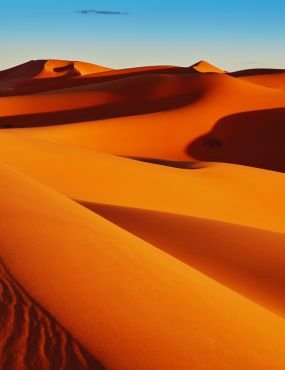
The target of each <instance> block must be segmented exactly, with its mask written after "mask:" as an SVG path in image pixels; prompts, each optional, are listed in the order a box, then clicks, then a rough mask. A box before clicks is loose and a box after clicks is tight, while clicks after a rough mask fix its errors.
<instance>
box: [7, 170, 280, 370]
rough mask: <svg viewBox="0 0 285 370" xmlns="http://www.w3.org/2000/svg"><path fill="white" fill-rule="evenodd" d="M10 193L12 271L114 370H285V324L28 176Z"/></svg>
mask: <svg viewBox="0 0 285 370" xmlns="http://www.w3.org/2000/svg"><path fill="white" fill-rule="evenodd" d="M1 186H2V190H3V193H5V197H2V198H1V210H2V214H5V215H10V217H1V246H2V247H1V252H2V256H3V260H4V263H5V264H6V265H7V266H8V268H9V270H10V271H11V273H12V274H13V276H14V277H15V278H16V279H17V280H18V281H19V282H20V283H21V284H22V285H23V286H25V287H26V289H27V290H28V291H29V292H30V293H31V294H32V296H33V297H34V298H35V299H36V300H37V301H38V302H39V303H40V304H41V305H42V306H43V307H44V308H46V309H47V310H48V311H49V312H50V313H51V314H52V315H54V317H55V318H56V319H58V320H59V321H60V322H61V323H62V324H63V325H64V326H65V327H66V328H67V329H68V330H69V331H70V332H71V334H73V335H74V336H75V337H76V338H78V340H80V342H81V343H82V344H83V345H85V346H86V348H87V349H88V350H89V351H90V352H91V353H92V354H94V355H96V356H97V358H98V359H100V361H101V362H102V363H103V365H105V366H106V367H107V368H110V369H118V368H124V369H135V368H136V369H146V368H164V369H168V368H169V369H173V368H177V367H178V368H180V369H188V368H189V367H191V368H192V367H194V368H201V369H202V368H209V369H210V368H213V366H217V367H219V368H221V369H230V368H233V367H234V366H236V365H237V363H238V364H239V367H240V368H251V367H253V366H255V367H257V368H259V369H268V368H270V367H271V368H272V369H279V368H280V366H282V364H283V361H284V355H285V352H284V346H283V343H284V330H285V323H284V321H283V319H280V318H278V317H277V316H275V315H273V314H271V313H270V312H269V311H267V310H264V309H262V308H260V307H259V306H257V305H256V304H254V303H251V302H250V301H248V300H246V299H244V298H243V297H241V296H239V295H238V294H236V293H234V292H232V291H231V290H228V289H226V288H225V287H223V286H222V285H219V284H217V283H215V282H214V281H212V280H210V279H208V278H207V277H205V276H204V275H202V274H200V273H198V272H197V271H196V270H194V269H192V268H191V267H189V266H187V265H184V264H183V263H181V262H179V261H178V260H175V259H174V258H172V257H170V256H169V255H168V254H165V253H163V252H160V251H159V250H157V249H155V248H153V247H151V245H149V244H147V243H145V242H143V241H142V240H140V239H138V238H136V237H134V236H132V235H131V234H129V233H127V232H126V231H124V230H122V229H120V228H117V227H116V226H115V225H114V224H112V223H109V222H107V221H106V220H104V219H102V218H100V217H99V216H97V215H95V214H94V213H91V212H89V211H87V210H85V209H84V208H82V207H80V206H78V205H76V204H74V203H73V202H71V201H69V200H67V199H66V198H64V197H63V196H60V195H58V194H56V193H54V192H53V191H51V190H49V189H47V188H45V187H42V186H40V185H37V184H36V183H35V182H34V181H33V180H31V179H29V178H27V177H25V176H22V175H20V174H19V173H16V172H13V171H10V170H9V169H8V168H5V167H1ZM19 187H20V189H21V190H20V191H19ZM23 217H24V219H25V221H23ZM20 220H21V222H19V221H20ZM35 222H36V224H37V228H36V229H35V228H34V224H35ZM15 224H16V225H17V230H18V233H17V234H16V235H15V233H14V225H15ZM59 246H60V248H59ZM15 255H17V258H15ZM33 276H37V279H34V278H33ZM43 286H48V287H49V289H48V290H44V289H43ZM63 290H64V295H63V294H62V292H63ZM213 292H214V293H213ZM130 297H131V299H130ZM234 307H235V308H238V315H236V314H233V311H232V310H233V308H234ZM130 313H131V314H130ZM75 317H76V320H74V318H75ZM142 318H143V320H142ZM189 349H190V350H189Z"/></svg>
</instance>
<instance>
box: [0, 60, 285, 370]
mask: <svg viewBox="0 0 285 370" xmlns="http://www.w3.org/2000/svg"><path fill="white" fill-rule="evenodd" d="M282 81H283V71H282V70H280V71H277V70H276V71H274V70H249V71H238V72H234V73H227V72H225V71H223V70H222V69H220V68H218V67H216V66H214V65H212V64H210V63H208V62H206V61H200V62H198V63H196V64H194V65H192V66H190V67H184V68H182V67H175V66H151V67H138V68H128V69H121V70H110V69H108V68H105V67H101V66H97V65H93V64H90V63H84V62H72V61H62V60H41V61H31V62H28V63H24V64H23V65H20V66H17V67H14V68H11V69H9V70H6V71H1V72H0V126H1V127H2V129H1V131H0V158H1V163H0V187H1V195H0V208H1V212H0V246H1V247H0V283H1V285H0V293H1V294H0V310H1V315H0V316H1V317H0V368H1V369H2V368H3V370H53V369H56V370H57V369H59V370H72V369H74V370H77V369H103V368H104V369H114V370H119V369H124V370H125V369H126V370H128V369H130V370H140V369H142V370H145V369H163V370H164V369H170V370H176V369H185V370H188V369H195V370H207V369H209V370H223V369H224V370H232V369H239V370H249V369H257V370H268V369H271V370H281V369H283V368H284V367H285V349H284V342H285V334H284V333H285V321H284V318H285V299H284V296H285V272H284V264H285V249H284V245H285V221H284V220H285V200H284V199H285V197H284V194H285V192H284V189H285V174H284V173H282V172H285V162H284V155H285V152H284V145H283V136H284V132H285V131H284V130H285V126H284V119H285V113H284V112H285V108H284V104H285V91H284V89H283V85H282V84H283V82H282Z"/></svg>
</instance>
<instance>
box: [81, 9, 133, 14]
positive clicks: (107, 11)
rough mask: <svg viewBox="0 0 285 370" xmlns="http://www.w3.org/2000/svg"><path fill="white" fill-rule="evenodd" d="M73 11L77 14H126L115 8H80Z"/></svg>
mask: <svg viewBox="0 0 285 370" xmlns="http://www.w3.org/2000/svg"><path fill="white" fill-rule="evenodd" d="M75 13H79V14H85V15H88V14H97V15H128V14H129V13H127V12H121V11H117V10H97V9H82V10H76V11H75Z"/></svg>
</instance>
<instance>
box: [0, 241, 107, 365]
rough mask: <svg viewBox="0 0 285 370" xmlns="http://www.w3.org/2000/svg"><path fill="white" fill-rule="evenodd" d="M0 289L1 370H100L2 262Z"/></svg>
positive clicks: (93, 360)
mask: <svg viewBox="0 0 285 370" xmlns="http://www.w3.org/2000/svg"><path fill="white" fill-rule="evenodd" d="M1 242H2V240H1ZM0 287H1V295H0V311H1V315H0V367H1V369H2V370H26V369H29V370H50V369H56V370H66V369H68V370H87V369H90V370H96V369H98V370H99V369H103V367H102V366H101V365H100V364H99V363H98V362H97V361H96V360H95V359H94V358H93V357H92V356H91V355H90V354H88V353H87V352H86V351H85V350H84V349H83V348H82V347H81V346H80V345H79V344H77V343H76V342H75V341H74V340H73V339H72V337H71V336H70V335H69V334H68V333H67V332H66V331H65V330H64V329H63V328H62V327H61V326H60V325H59V324H58V323H57V322H56V321H55V320H54V319H53V318H52V317H51V316H50V315H49V314H48V313H47V312H45V311H44V310H43V309H42V308H41V307H39V306H38V305H37V304H36V303H35V302H34V301H33V300H32V299H31V298H30V297H29V296H28V295H27V294H26V293H25V292H24V290H23V289H22V288H21V287H20V286H19V285H18V284H17V283H16V282H15V280H14V279H13V278H12V277H11V275H10V274H9V273H8V272H7V270H6V269H5V267H4V266H3V264H2V262H0Z"/></svg>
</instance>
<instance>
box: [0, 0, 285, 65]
mask: <svg viewBox="0 0 285 370" xmlns="http://www.w3.org/2000/svg"><path fill="white" fill-rule="evenodd" d="M80 10H99V11H102V10H103V11H107V12H108V11H110V12H112V11H117V12H122V13H124V12H127V13H128V14H96V13H88V14H82V13H77V12H76V11H80ZM0 17H1V19H0V40H1V59H0V69H3V68H7V67H10V66H13V65H16V64H19V63H22V62H25V61H27V60H30V59H47V58H57V59H71V60H85V61H90V62H94V63H97V64H102V65H106V66H110V67H114V68H116V67H117V68H120V67H129V66H139V65H153V64H174V65H182V66H187V65H190V64H193V63H194V62H196V61H198V60H200V59H206V60H208V61H210V62H212V63H213V64H216V65H218V66H219V67H221V68H224V69H227V70H235V69H245V68H257V67H275V68H285V47H284V41H285V2H284V1H283V0H282V1H281V0H271V1H270V2H269V1H263V0H259V1H257V0H248V1H243V0H240V1H238V0H227V1H225V0H217V1H211V0H202V1H199V0H195V1H191V0H188V1H187V0H184V1H183V0H176V1H155V0H152V1H150V0H144V1H136V0H133V1H130V0H122V1H114V0H110V1H108V0H105V1H95V0H86V1H85V0H80V1H77V0H69V1H68V0H47V1H40V0H37V1H35V0H27V1H25V0H10V1H9V2H8V1H5V3H4V4H1V13H0Z"/></svg>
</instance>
